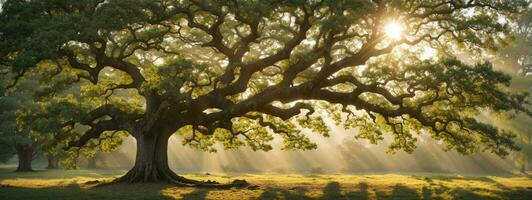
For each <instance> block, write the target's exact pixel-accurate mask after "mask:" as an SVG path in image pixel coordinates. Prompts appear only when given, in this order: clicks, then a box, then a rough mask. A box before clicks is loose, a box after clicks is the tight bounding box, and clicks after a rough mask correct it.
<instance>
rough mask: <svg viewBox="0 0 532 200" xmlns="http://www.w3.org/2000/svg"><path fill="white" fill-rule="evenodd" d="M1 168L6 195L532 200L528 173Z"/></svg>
mask: <svg viewBox="0 0 532 200" xmlns="http://www.w3.org/2000/svg"><path fill="white" fill-rule="evenodd" d="M12 171H13V169H0V199H98V200H103V199H238V200H243V199H378V200H386V199H405V200H406V199H408V200H411V199H424V200H428V199H473V200H474V199H523V200H525V199H532V179H531V178H528V177H495V176H474V177H462V176H442V175H426V174H424V175H398V174H383V175H254V174H249V175H231V176H229V175H220V174H213V175H204V174H185V175H186V176H187V177H189V178H195V179H203V180H207V179H210V180H217V181H220V182H229V181H230V180H232V179H246V180H247V181H248V182H250V183H252V184H255V185H258V186H259V187H258V188H256V189H253V188H246V189H228V190H216V189H200V188H182V187H175V186H172V185H166V184H134V185H128V184H114V185H107V186H99V187H95V185H96V184H95V180H97V181H99V182H102V181H108V180H111V179H112V178H113V177H116V176H119V175H120V174H122V173H124V171H120V170H90V171H89V170H77V171H64V170H51V171H37V172H28V173H14V172H12Z"/></svg>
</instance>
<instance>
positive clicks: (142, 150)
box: [117, 134, 248, 188]
mask: <svg viewBox="0 0 532 200" xmlns="http://www.w3.org/2000/svg"><path fill="white" fill-rule="evenodd" d="M170 135H171V134H136V136H135V139H136V140H137V155H136V159H135V165H134V166H133V168H132V169H131V170H129V171H128V172H127V173H126V174H125V175H124V176H122V177H120V178H118V179H117V181H119V182H128V183H137V182H166V183H172V184H177V185H181V186H200V187H217V188H229V187H242V186H246V185H248V184H247V182H245V181H244V180H235V181H233V183H230V184H219V183H218V182H215V181H206V182H204V181H197V180H191V179H187V178H185V177H182V176H179V175H177V174H175V173H174V172H173V171H172V170H171V169H170V167H169V166H168V155H167V154H168V139H169V138H170Z"/></svg>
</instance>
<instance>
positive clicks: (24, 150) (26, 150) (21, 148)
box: [16, 144, 34, 172]
mask: <svg viewBox="0 0 532 200" xmlns="http://www.w3.org/2000/svg"><path fill="white" fill-rule="evenodd" d="M17 156H18V167H17V170H16V171H17V172H31V171H33V169H32V167H31V162H32V161H33V157H34V148H33V145H27V144H26V145H22V144H18V145H17Z"/></svg>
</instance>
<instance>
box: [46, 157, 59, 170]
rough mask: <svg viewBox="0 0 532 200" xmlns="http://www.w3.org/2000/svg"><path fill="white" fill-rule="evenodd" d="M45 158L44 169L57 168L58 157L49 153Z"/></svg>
mask: <svg viewBox="0 0 532 200" xmlns="http://www.w3.org/2000/svg"><path fill="white" fill-rule="evenodd" d="M47 158H48V166H46V169H59V159H57V157H56V156H52V155H49V156H47Z"/></svg>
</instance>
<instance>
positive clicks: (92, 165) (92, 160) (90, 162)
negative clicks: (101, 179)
mask: <svg viewBox="0 0 532 200" xmlns="http://www.w3.org/2000/svg"><path fill="white" fill-rule="evenodd" d="M96 161H97V160H96V155H94V156H93V157H87V168H89V169H98V163H97V162H96Z"/></svg>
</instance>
